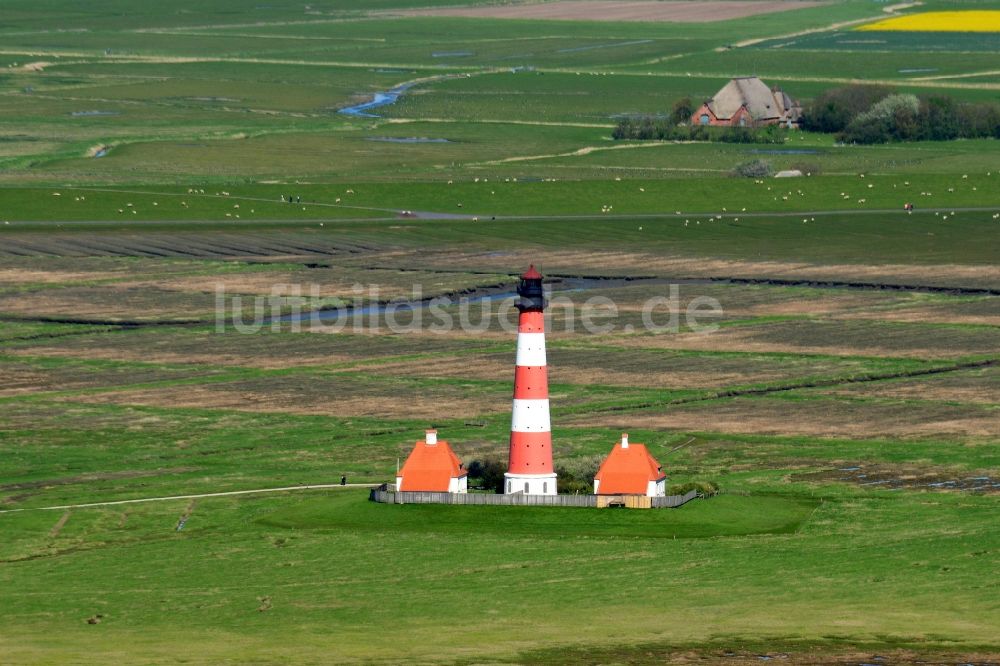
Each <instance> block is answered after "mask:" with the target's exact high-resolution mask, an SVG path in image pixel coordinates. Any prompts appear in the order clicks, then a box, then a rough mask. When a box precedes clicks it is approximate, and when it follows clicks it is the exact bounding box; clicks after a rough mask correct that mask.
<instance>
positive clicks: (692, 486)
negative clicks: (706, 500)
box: [667, 481, 719, 497]
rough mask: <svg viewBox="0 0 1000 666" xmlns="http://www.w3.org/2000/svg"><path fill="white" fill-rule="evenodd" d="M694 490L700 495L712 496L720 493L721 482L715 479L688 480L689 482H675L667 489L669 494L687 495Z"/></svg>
mask: <svg viewBox="0 0 1000 666" xmlns="http://www.w3.org/2000/svg"><path fill="white" fill-rule="evenodd" d="M692 490H695V491H697V492H698V494H699V495H703V496H705V497H712V496H713V495H718V494H719V484H717V483H716V482H715V481H688V482H687V483H681V484H675V485H672V486H670V489H669V490H667V494H668V495H687V494H688V493H689V492H691V491H692Z"/></svg>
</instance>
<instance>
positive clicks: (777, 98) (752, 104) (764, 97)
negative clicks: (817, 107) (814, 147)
mask: <svg viewBox="0 0 1000 666" xmlns="http://www.w3.org/2000/svg"><path fill="white" fill-rule="evenodd" d="M744 105H746V107H747V110H749V111H750V115H751V116H752V117H753V119H754V120H767V119H771V118H786V117H788V116H789V115H792V117H793V119H796V118H797V117H798V105H797V104H796V103H795V100H793V99H792V98H791V97H789V96H788V95H787V94H785V93H784V92H782V91H781V90H777V89H776V90H773V91H772V90H771V89H770V88H768V87H767V84H766V83H764V82H763V81H761V80H760V79H759V78H757V77H756V76H746V77H741V78H738V79H732V80H731V81H730V82H729V83H727V84H726V85H725V86H723V87H722V90H720V91H719V92H717V93H716V94H715V97H713V98H712V99H711V100H709V101H708V106H709V108H710V109H712V113H714V114H715V117H716V118H719V119H727V118H732V117H733V115H735V114H736V112H737V111H739V110H740V107H741V106H744Z"/></svg>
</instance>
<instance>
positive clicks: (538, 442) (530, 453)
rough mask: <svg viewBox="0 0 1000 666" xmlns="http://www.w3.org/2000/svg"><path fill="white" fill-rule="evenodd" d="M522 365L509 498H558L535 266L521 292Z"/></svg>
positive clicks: (508, 475)
mask: <svg viewBox="0 0 1000 666" xmlns="http://www.w3.org/2000/svg"><path fill="white" fill-rule="evenodd" d="M517 295H518V296H520V299H519V300H518V302H517V309H518V312H519V315H518V321H517V361H516V366H517V367H516V368H515V370H514V406H513V409H512V415H511V422H510V462H509V463H508V465H507V473H506V474H504V479H505V481H506V485H505V488H504V489H505V491H506V493H507V494H512V493H523V494H525V495H555V494H556V475H555V472H553V471H552V432H551V429H550V425H549V378H548V371H547V370H546V367H545V320H544V310H545V295H544V294H543V292H542V274H541V273H539V272H538V271H537V270H535V267H534V266H531V267H530V268H528V270H527V271H526V272H525V273H524V275H522V276H521V282H520V283H519V284H518V287H517Z"/></svg>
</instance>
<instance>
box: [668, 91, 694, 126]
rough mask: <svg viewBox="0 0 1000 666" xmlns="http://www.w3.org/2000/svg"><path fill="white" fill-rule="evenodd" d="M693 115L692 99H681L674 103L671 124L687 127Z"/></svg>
mask: <svg viewBox="0 0 1000 666" xmlns="http://www.w3.org/2000/svg"><path fill="white" fill-rule="evenodd" d="M693 113H694V102H692V101H691V98H690V97H681V98H680V99H679V100H677V101H676V102H675V103H674V110H673V111H671V112H670V122H672V123H673V124H674V125H686V124H688V122H689V121H690V120H691V115H692V114H693Z"/></svg>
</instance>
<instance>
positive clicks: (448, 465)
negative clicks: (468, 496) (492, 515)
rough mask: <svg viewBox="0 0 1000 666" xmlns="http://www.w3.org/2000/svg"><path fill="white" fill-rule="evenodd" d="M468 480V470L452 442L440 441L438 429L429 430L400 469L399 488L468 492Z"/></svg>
mask: <svg viewBox="0 0 1000 666" xmlns="http://www.w3.org/2000/svg"><path fill="white" fill-rule="evenodd" d="M468 480H469V478H468V472H466V470H465V469H464V468H463V467H462V462H461V461H460V460H459V459H458V456H456V455H455V452H454V451H452V450H451V447H450V446H448V442H446V441H444V440H441V441H438V438H437V430H428V431H427V433H426V435H425V436H424V439H423V440H422V441H419V442H416V443H415V444H414V445H413V450H412V451H411V452H410V455H409V457H408V458H407V459H406V463H404V464H403V467H402V469H400V470H399V471H398V472H396V490H399V491H403V492H421V491H422V492H436V493H464V492H468V489H469V484H468Z"/></svg>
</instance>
